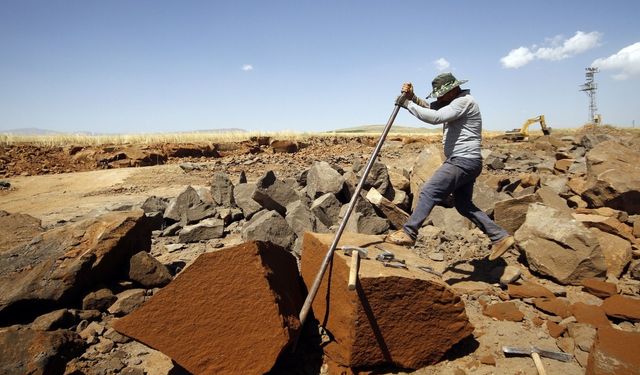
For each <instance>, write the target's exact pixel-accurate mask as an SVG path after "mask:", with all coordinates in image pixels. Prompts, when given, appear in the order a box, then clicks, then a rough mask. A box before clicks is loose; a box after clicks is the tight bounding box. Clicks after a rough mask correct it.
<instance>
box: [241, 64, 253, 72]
mask: <svg viewBox="0 0 640 375" xmlns="http://www.w3.org/2000/svg"><path fill="white" fill-rule="evenodd" d="M242 70H244V71H245V72H248V71H250V70H253V65H251V64H244V65H242Z"/></svg>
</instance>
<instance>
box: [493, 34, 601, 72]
mask: <svg viewBox="0 0 640 375" xmlns="http://www.w3.org/2000/svg"><path fill="white" fill-rule="evenodd" d="M601 38H602V34H601V33H599V32H597V31H592V32H590V33H585V32H582V31H577V32H576V34H575V35H574V36H572V37H571V38H569V39H564V38H563V37H562V36H560V35H557V36H555V37H553V38H550V39H547V40H546V41H545V46H544V47H538V46H537V45H533V46H531V47H519V48H516V49H512V50H511V51H509V53H508V54H507V56H504V57H503V58H501V59H500V62H501V63H502V66H504V67H505V68H512V69H517V68H520V67H522V66H525V65H527V64H528V63H530V62H531V61H533V60H536V59H537V60H549V61H557V60H564V59H566V58H569V57H572V56H575V55H578V54H580V53H583V52H585V51H588V50H590V49H592V48H594V47H597V46H598V45H600V39H601Z"/></svg>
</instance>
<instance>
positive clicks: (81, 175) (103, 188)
mask: <svg viewBox="0 0 640 375" xmlns="http://www.w3.org/2000/svg"><path fill="white" fill-rule="evenodd" d="M360 146H361V147H359V148H358V149H356V150H353V149H351V151H349V152H350V154H348V155H346V157H344V158H338V159H336V157H337V156H338V155H336V154H334V153H333V152H332V150H329V152H325V153H318V155H310V156H309V157H308V158H307V159H305V160H302V161H298V162H296V165H295V166H304V164H305V163H307V164H308V165H307V166H309V165H310V164H311V162H312V161H313V160H314V159H315V160H329V161H333V162H337V164H342V165H348V163H349V162H350V161H351V160H353V158H352V156H353V155H359V157H360V159H361V160H363V161H366V159H367V158H368V156H369V153H370V151H371V149H372V147H370V146H367V147H365V146H363V145H360ZM401 146H402V143H401V142H399V141H390V142H388V143H387V145H386V146H385V148H384V149H383V152H382V155H381V159H382V161H383V162H384V163H385V164H387V165H388V166H394V165H396V166H406V165H407V160H412V158H413V157H415V156H416V155H417V153H418V152H419V150H420V148H421V147H422V145H421V144H415V145H413V144H409V145H404V147H401ZM348 149H349V148H342V149H340V150H336V151H341V152H346V151H347V150H348ZM343 155H344V154H343ZM252 158H253V157H252ZM280 158H287V156H286V155H282V156H275V155H267V157H266V158H265V160H266V161H265V162H257V163H256V162H250V163H247V160H253V159H249V158H248V157H237V156H231V157H229V158H222V159H217V160H214V161H207V162H202V163H201V165H202V166H204V167H205V168H204V169H201V170H193V171H190V172H185V171H184V170H183V169H182V168H180V166H179V165H178V164H168V165H161V166H153V167H142V168H126V169H109V170H95V171H89V172H78V173H65V174H54V175H43V176H18V177H13V178H11V179H10V182H11V188H10V189H9V190H4V191H0V209H2V210H6V211H9V212H19V213H26V214H30V215H32V216H34V217H36V218H39V219H41V220H42V221H43V226H51V225H55V224H56V223H57V222H60V221H68V220H72V219H74V218H75V217H79V216H83V215H85V214H86V213H88V212H90V211H92V210H104V209H113V208H115V207H118V206H123V205H135V204H140V203H142V202H143V201H144V200H145V199H146V198H148V197H149V196H152V195H156V196H161V197H173V196H175V195H177V194H178V193H179V192H180V191H181V190H183V189H184V188H185V187H186V186H188V185H201V186H206V185H208V184H209V178H210V176H211V175H212V173H213V172H214V171H217V170H222V171H227V172H228V173H229V174H230V175H231V176H232V178H235V179H237V178H238V173H233V172H238V171H240V170H244V171H245V172H246V173H247V176H248V178H249V180H250V181H251V180H254V179H256V178H258V177H259V176H261V175H262V174H263V173H264V172H266V171H267V170H269V169H272V170H274V171H275V172H276V174H278V175H281V174H286V172H285V171H286V170H287V169H289V171H290V168H291V164H286V163H285V164H283V163H281V162H280ZM229 171H232V172H229ZM167 241H170V238H166V237H165V238H154V242H153V245H152V255H154V256H155V257H156V258H157V259H158V260H160V261H161V262H162V263H164V264H169V263H175V262H183V263H184V266H188V264H189V263H191V262H192V261H194V260H195V258H197V256H198V255H200V254H201V253H203V252H207V251H213V250H214V249H215V248H219V247H222V246H228V245H233V244H237V243H239V242H241V240H240V236H239V234H237V233H236V234H231V235H229V236H226V237H224V238H222V239H219V240H216V241H217V242H216V243H208V244H193V245H187V246H186V247H185V248H184V249H182V250H181V251H169V250H168V249H167V247H166V246H165V245H167V244H169V243H168V242H167ZM486 245H487V241H485V242H484V243H483V245H482V246H478V250H477V251H475V252H472V253H471V254H469V253H465V252H464V251H460V252H454V253H453V254H448V256H447V258H446V259H445V261H435V260H431V259H429V258H428V257H427V260H428V261H429V262H430V264H431V265H432V267H433V268H434V269H435V270H436V271H438V272H443V279H444V280H445V281H446V282H448V283H449V284H450V285H451V286H452V287H453V288H454V289H455V290H456V291H457V292H459V293H460V294H461V296H462V299H463V301H464V303H465V305H466V311H467V315H468V317H469V319H470V321H471V323H472V324H473V325H474V326H475V332H474V335H473V337H471V338H469V339H468V340H465V341H464V342H463V343H461V344H459V345H457V346H456V347H455V348H454V349H453V350H452V351H450V352H449V354H448V355H447V359H446V360H444V361H442V362H441V363H439V364H437V365H435V366H429V367H426V368H423V369H419V370H417V371H415V372H412V373H414V374H425V375H426V374H465V373H466V374H535V373H536V369H535V367H534V364H533V361H532V360H531V358H529V357H521V358H517V357H515V358H512V357H510V358H505V356H504V355H503V354H502V352H501V347H502V346H503V345H510V346H518V347H528V346H532V345H535V346H539V347H541V348H545V349H549V350H555V351H559V349H558V347H557V346H556V340H555V339H554V338H552V337H550V336H549V333H548V331H547V329H546V327H545V325H544V324H543V325H540V326H536V325H535V324H534V323H533V321H534V318H535V317H537V316H541V315H542V316H545V314H544V313H542V312H541V311H540V310H538V309H536V308H535V307H534V306H533V305H531V304H527V303H525V302H523V301H522V300H515V303H516V305H517V307H518V308H519V310H520V311H521V312H522V313H524V320H523V321H521V322H512V321H502V320H497V319H495V318H491V317H488V316H486V315H484V314H483V313H482V308H483V306H482V305H483V304H485V303H487V302H490V301H492V300H493V301H496V300H500V299H501V298H504V296H505V295H506V292H505V291H504V290H503V289H501V288H500V286H499V284H498V279H499V277H500V275H501V274H502V270H503V269H504V267H505V266H506V265H514V266H518V267H519V268H520V269H521V271H522V273H523V278H524V279H526V280H531V281H535V282H537V283H540V284H542V285H544V286H546V287H547V288H549V289H550V290H552V291H554V292H561V293H566V296H567V298H568V299H569V300H570V301H572V302H573V301H582V302H585V303H589V301H593V300H594V299H597V297H595V296H592V295H591V294H588V293H586V292H583V291H582V290H581V289H582V288H580V287H566V286H561V285H559V284H555V283H553V282H551V281H548V280H544V279H538V278H537V277H535V276H533V275H531V274H530V273H529V271H528V269H527V268H526V267H525V266H523V265H522V264H521V263H520V262H519V261H518V254H516V252H515V251H512V252H511V253H509V254H508V255H507V256H505V257H504V258H503V259H502V260H499V261H497V262H488V261H486V260H485V259H483V257H484V256H486V255H487V254H486V251H488V250H487V246H486ZM418 250H420V249H418ZM620 287H621V288H623V289H624V288H628V289H630V291H631V292H635V293H637V290H635V289H634V288H636V289H637V288H638V286H637V285H636V284H630V285H627V286H625V285H624V283H623V284H621V285H620ZM128 345H129V346H131V347H132V348H134V347H135V348H134V349H135V350H141V349H140V348H139V347H138V346H140V345H141V344H138V343H135V342H133V343H130V344H128ZM134 349H132V350H134ZM165 360H166V359H165ZM582 360H584V359H582ZM158 361H161V359H158ZM543 363H544V365H545V367H546V370H547V372H548V373H550V374H559V373H561V374H564V375H571V374H583V373H584V368H583V367H582V366H580V364H579V363H578V362H577V361H576V360H573V361H571V362H568V363H563V362H559V361H555V360H550V359H543ZM585 365H586V363H585ZM150 366H151V364H150ZM320 372H321V373H323V372H324V373H329V372H328V370H327V368H326V367H323V368H322V369H321V370H320ZM376 373H381V372H376ZM382 373H384V372H382ZM389 373H398V374H400V373H403V372H397V371H396V372H389Z"/></svg>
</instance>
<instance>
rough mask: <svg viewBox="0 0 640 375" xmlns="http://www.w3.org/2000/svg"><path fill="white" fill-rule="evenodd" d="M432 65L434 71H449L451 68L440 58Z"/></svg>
mask: <svg viewBox="0 0 640 375" xmlns="http://www.w3.org/2000/svg"><path fill="white" fill-rule="evenodd" d="M433 64H434V65H435V66H436V69H438V71H441V72H442V71H443V70H447V69H449V67H450V66H451V64H449V62H448V61H447V60H446V59H445V58H444V57H441V58H439V59H438V60H436V61H434V62H433Z"/></svg>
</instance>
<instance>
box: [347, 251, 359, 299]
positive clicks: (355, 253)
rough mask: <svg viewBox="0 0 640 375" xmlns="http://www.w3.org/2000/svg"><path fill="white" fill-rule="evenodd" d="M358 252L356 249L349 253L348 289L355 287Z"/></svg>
mask: <svg viewBox="0 0 640 375" xmlns="http://www.w3.org/2000/svg"><path fill="white" fill-rule="evenodd" d="M359 260H360V254H359V252H358V251H353V252H352V253H351V267H350V268H349V290H355V289H356V281H357V280H356V279H357V278H358V265H359Z"/></svg>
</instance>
